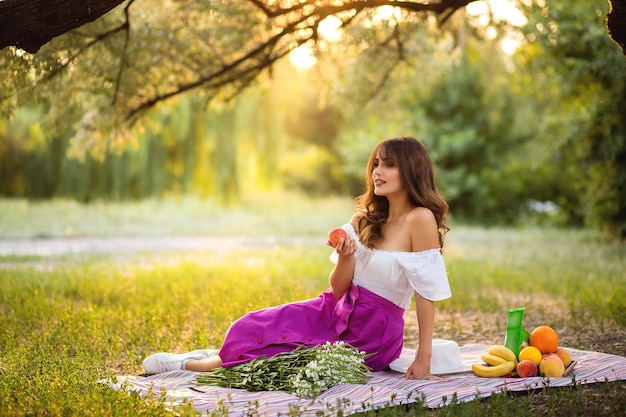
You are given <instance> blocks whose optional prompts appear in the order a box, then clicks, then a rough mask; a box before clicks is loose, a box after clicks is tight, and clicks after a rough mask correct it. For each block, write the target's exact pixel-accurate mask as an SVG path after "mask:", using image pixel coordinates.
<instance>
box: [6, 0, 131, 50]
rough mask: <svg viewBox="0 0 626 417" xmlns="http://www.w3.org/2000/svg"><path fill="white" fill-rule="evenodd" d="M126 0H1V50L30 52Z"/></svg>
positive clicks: (91, 20)
mask: <svg viewBox="0 0 626 417" xmlns="http://www.w3.org/2000/svg"><path fill="white" fill-rule="evenodd" d="M122 2H124V0H29V1H24V0H0V28H2V29H0V49H4V48H5V47H7V46H15V47H17V48H20V49H23V50H25V51H26V52H30V53H31V54H34V53H36V52H37V51H38V50H39V48H41V47H42V46H43V45H45V44H46V43H47V42H49V41H50V40H51V39H52V38H54V37H56V36H59V35H61V34H63V33H66V32H69V31H70V30H72V29H76V28H77V27H79V26H82V25H84V24H85V23H89V22H93V21H94V20H96V19H98V18H99V17H101V16H102V15H104V14H106V13H107V12H109V11H110V10H112V9H113V8H115V7H116V6H118V5H119V4H121V3H122Z"/></svg>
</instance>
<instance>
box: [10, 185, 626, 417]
mask: <svg viewBox="0 0 626 417" xmlns="http://www.w3.org/2000/svg"><path fill="white" fill-rule="evenodd" d="M351 212H352V202H351V201H350V200H349V199H341V198H336V199H317V200H314V201H312V200H308V199H305V198H303V197H299V196H294V195H275V196H271V198H269V199H267V198H262V197H257V199H256V200H254V199H251V200H250V201H247V202H246V204H245V205H242V206H237V207H231V208H223V207H219V206H218V205H214V204H211V203H210V202H204V201H199V200H181V201H169V202H164V203H162V204H161V203H158V202H156V201H151V202H144V203H133V204H131V203H128V204H126V203H125V204H122V203H118V204H97V205H95V206H82V205H78V204H75V203H72V202H68V201H56V202H52V203H49V204H48V203H37V204H32V203H27V202H24V201H17V202H16V201H0V213H2V216H0V236H1V237H2V239H4V240H7V239H8V240H10V239H26V238H32V237H34V236H40V237H41V236H48V237H53V236H57V237H59V236H66V237H67V238H68V239H71V238H72V237H71V236H74V237H75V236H83V237H85V236H96V237H97V236H100V237H103V238H107V237H109V238H110V237H113V236H133V237H135V238H137V239H142V238H145V239H147V240H149V239H150V238H151V237H155V236H161V237H162V236H171V237H172V239H175V236H177V235H179V234H180V235H186V236H205V237H206V236H212V237H217V238H219V237H220V236H224V237H225V238H226V237H227V236H229V237H232V236H252V237H256V238H258V239H259V240H258V241H257V242H260V244H258V245H248V246H245V245H244V246H241V247H233V248H231V249H230V250H228V251H224V250H221V251H218V250H207V249H205V248H198V249H196V250H180V249H177V250H168V249H167V248H162V249H161V250H158V251H154V250H149V251H145V250H141V247H139V248H137V250H136V251H132V252H127V253H116V252H115V251H113V252H107V253H95V252H93V251H89V250H86V251H84V252H80V253H68V254H59V255H55V256H37V255H28V256H26V255H4V256H0V313H1V317H0V410H2V414H3V415H7V416H26V415H44V414H45V415H52V416H56V415H59V416H60V415H94V416H95V415H98V416H99V415H103V416H104V415H107V416H108V415H141V414H143V415H170V414H169V413H168V412H166V411H165V410H164V408H163V407H162V406H161V405H160V404H159V403H158V401H156V400H155V401H154V402H152V403H146V402H145V401H143V400H141V399H139V398H137V397H135V396H127V395H124V394H120V393H117V392H111V391H110V390H108V389H103V388H102V387H100V386H99V385H98V384H97V382H96V381H97V380H98V379H101V378H103V377H106V376H107V375H112V374H121V373H123V374H137V373H141V372H142V369H141V361H142V359H143V358H144V357H145V356H146V355H148V354H150V353H153V352H155V351H160V350H170V351H183V350H188V349H193V348H196V347H198V346H202V347H217V346H219V344H220V342H221V340H222V337H223V335H224V332H225V331H226V329H227V328H228V325H229V324H230V323H231V322H232V320H234V319H236V318H237V317H239V316H240V315H242V314H243V313H245V312H247V311H249V310H253V309H258V308H263V307H267V306H269V305H274V304H278V303H283V302H288V301H294V300H300V299H303V298H310V297H315V296H317V294H318V293H319V292H320V291H323V290H324V289H325V288H326V287H327V277H328V273H329V272H330V264H329V262H328V255H329V253H330V251H329V248H328V247H326V245H325V239H326V237H325V236H326V232H327V230H328V229H329V228H330V227H333V226H335V225H339V224H342V223H344V222H345V221H347V220H348V219H349V217H350V214H351ZM7 213H8V214H7ZM68 230H71V233H69V232H68ZM267 237H275V239H273V240H270V243H271V244H268V241H267V240H263V239H266V238H267ZM302 237H307V239H302ZM9 238H10V239H9ZM298 238H299V239H298ZM217 241H218V242H219V239H218V240H217ZM445 249H446V252H445V258H446V264H447V267H448V270H449V274H450V280H451V285H452V290H453V297H452V299H450V300H446V301H444V302H440V303H438V305H437V307H438V316H437V324H436V330H435V331H436V336H438V337H444V338H452V339H454V340H457V341H458V342H459V343H460V344H461V345H462V344H463V343H467V342H479V343H489V342H491V341H497V340H498V339H500V338H502V337H503V334H504V325H505V318H506V311H508V309H510V308H513V307H520V306H525V307H526V318H525V322H524V324H525V327H528V328H532V327H533V326H535V325H540V324H548V325H551V326H554V327H555V328H556V329H557V330H558V331H559V334H560V335H561V336H562V340H563V343H564V345H565V346H571V347H576V348H581V349H592V350H600V351H605V352H608V353H614V354H619V355H622V356H624V355H626V346H625V345H624V340H625V336H626V330H625V328H626V288H625V285H624V282H626V260H625V259H626V256H625V254H626V248H625V245H624V244H618V243H611V242H605V241H603V239H602V237H601V236H599V235H597V234H595V233H593V232H588V231H574V230H553V229H543V230H541V229H504V228H503V229H481V228H477V227H466V226H462V225H454V224H453V227H452V231H451V233H450V235H449V237H448V239H447V241H446V248H445ZM412 316H414V313H413V311H409V312H407V323H408V326H407V335H406V339H407V343H409V344H411V343H414V341H415V332H414V330H415V329H414V322H412V321H411V320H412V319H411V317H412ZM413 320H414V319H413ZM606 385H607V386H608V387H609V388H606V387H604V388H601V389H596V390H595V391H589V390H588V389H587V388H585V389H583V388H576V389H579V390H580V391H579V392H577V393H576V396H574V395H572V394H571V393H572V391H567V392H565V391H557V390H555V392H548V391H550V390H548V391H547V392H546V394H545V395H548V396H552V395H556V397H554V399H552V400H550V401H547V400H546V401H544V402H543V403H541V404H536V403H534V402H533V401H535V400H536V398H534V399H533V397H524V398H518V399H512V398H508V397H506V396H505V397H504V399H502V400H497V399H494V400H493V401H504V402H506V403H507V404H509V408H507V407H506V406H490V405H489V404H488V403H480V402H479V403H477V404H463V405H459V406H458V407H460V408H457V407H456V406H455V407H453V408H450V409H449V410H448V411H446V410H440V411H425V410H423V409H421V408H419V407H415V408H412V409H410V410H403V411H402V412H403V413H406V415H419V414H420V413H427V414H433V415H434V414H436V415H447V414H445V413H448V412H452V410H454V411H455V413H456V414H450V415H459V414H464V415H505V416H508V415H511V416H512V415H513V410H516V409H517V408H518V407H519V408H524V406H528V407H531V408H533V409H534V410H535V411H537V410H539V411H541V412H545V413H547V414H548V415H556V414H558V413H557V411H558V412H559V413H561V414H560V415H563V414H562V411H563V407H564V406H563V402H565V403H567V404H569V406H567V407H571V408H572V409H577V408H579V406H578V405H577V404H578V403H577V402H576V401H579V400H578V399H585V398H587V399H588V398H591V397H592V396H594V398H596V397H597V396H598V395H600V396H601V398H605V399H607V401H609V400H610V401H614V400H615V401H616V402H615V403H616V404H622V406H621V407H623V404H624V401H623V400H624V399H626V392H625V391H626V390H625V389H624V384H620V383H617V384H606ZM602 390H606V391H607V392H599V391H602ZM550 398H552V397H550ZM573 398H578V399H576V400H573ZM516 404H517V405H516ZM551 404H554V405H551ZM475 407H478V408H475ZM554 407H556V408H554ZM567 407H566V408H565V410H568V408H567ZM598 407H599V408H602V407H604V406H601V405H598ZM603 409H604V408H603ZM608 410H609V411H611V412H612V414H602V413H599V414H598V413H596V414H598V415H617V414H619V413H620V412H621V411H623V408H621V409H620V408H619V406H617V405H615V406H609V408H608ZM586 411H589V409H586ZM592 411H593V412H594V413H595V412H596V411H597V410H595V409H594V410H592ZM180 412H181V415H191V411H190V409H186V410H185V409H183V410H181V411H180ZM397 412H399V410H395V411H394V413H395V414H397ZM394 413H392V414H389V415H394ZM515 415H516V416H518V415H524V414H523V413H521V414H520V413H519V412H518V413H516V414H515ZM572 415H575V414H572Z"/></svg>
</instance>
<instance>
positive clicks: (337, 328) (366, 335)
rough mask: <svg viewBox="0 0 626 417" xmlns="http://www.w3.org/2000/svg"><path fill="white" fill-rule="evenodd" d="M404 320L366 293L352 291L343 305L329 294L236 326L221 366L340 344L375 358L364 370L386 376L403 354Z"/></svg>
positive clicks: (394, 309) (224, 348)
mask: <svg viewBox="0 0 626 417" xmlns="http://www.w3.org/2000/svg"><path fill="white" fill-rule="evenodd" d="M403 315H404V309H403V308H401V307H398V306H397V305H395V304H393V303H392V302H391V301H389V300H387V299H385V298H383V297H381V296H379V295H377V294H375V293H373V292H371V291H368V290H366V289H364V288H361V287H358V286H355V285H352V287H351V288H350V289H349V290H348V291H346V293H345V294H344V295H343V297H342V298H341V299H339V300H337V299H336V298H335V297H334V296H333V294H332V292H331V290H330V289H329V290H326V291H325V292H323V293H322V294H320V296H319V297H317V298H314V299H310V300H305V301H299V302H295V303H289V304H284V305H281V306H276V307H271V308H266V309H263V310H259V311H253V312H250V313H248V314H246V315H245V316H243V317H241V318H240V319H238V320H236V321H235V322H234V323H233V324H232V325H231V326H230V328H229V329H228V332H227V333H226V337H225V339H224V343H223V344H222V348H221V349H220V352H219V356H220V358H221V359H222V362H223V365H222V366H223V367H229V366H234V365H238V364H240V363H244V362H248V361H251V360H252V359H254V358H256V357H258V356H261V355H264V356H265V357H267V358H269V357H272V356H274V355H276V354H278V353H281V352H288V351H291V350H293V349H295V348H296V347H298V346H302V345H304V346H316V345H321V344H324V343H326V342H331V343H332V342H335V341H340V340H341V341H343V342H345V343H348V344H350V345H352V346H354V347H355V348H357V349H359V350H360V351H364V352H367V353H369V354H372V355H371V356H368V357H367V358H366V359H365V364H366V365H367V366H369V367H370V368H372V370H373V371H382V370H384V369H387V368H388V366H389V363H390V362H391V361H393V360H394V359H396V358H398V357H399V356H400V353H401V352H402V345H403V341H404V339H403V337H404V318H403Z"/></svg>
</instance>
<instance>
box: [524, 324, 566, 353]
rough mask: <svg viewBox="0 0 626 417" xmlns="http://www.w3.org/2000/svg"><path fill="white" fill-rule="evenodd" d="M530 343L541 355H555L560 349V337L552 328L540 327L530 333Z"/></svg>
mask: <svg viewBox="0 0 626 417" xmlns="http://www.w3.org/2000/svg"><path fill="white" fill-rule="evenodd" d="M529 342H530V345H531V346H534V347H536V348H537V349H539V351H540V352H541V353H554V352H556V349H557V348H558V347H559V335H558V334H557V333H556V331H554V329H553V328H552V327H550V326H539V327H537V328H535V329H534V330H533V331H532V332H530V340H529Z"/></svg>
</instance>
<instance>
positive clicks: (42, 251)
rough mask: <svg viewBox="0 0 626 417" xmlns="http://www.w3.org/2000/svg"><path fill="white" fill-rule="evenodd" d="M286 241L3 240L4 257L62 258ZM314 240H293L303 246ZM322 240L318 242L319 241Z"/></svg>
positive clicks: (173, 238)
mask: <svg viewBox="0 0 626 417" xmlns="http://www.w3.org/2000/svg"><path fill="white" fill-rule="evenodd" d="M285 240H286V239H277V238H274V237H249V236H235V237H223V236H220V237H217V236H132V237H37V238H16V239H0V256H9V255H18V256H60V255H68V254H99V253H101V254H106V253H131V252H160V251H214V252H215V251H217V252H220V253H225V252H229V251H233V250H236V249H254V248H261V247H271V246H275V245H278V244H280V243H284V242H285ZM312 240H313V238H308V237H293V238H289V242H290V243H291V244H303V243H307V242H310V241H312ZM318 240H319V239H316V241H318Z"/></svg>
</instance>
